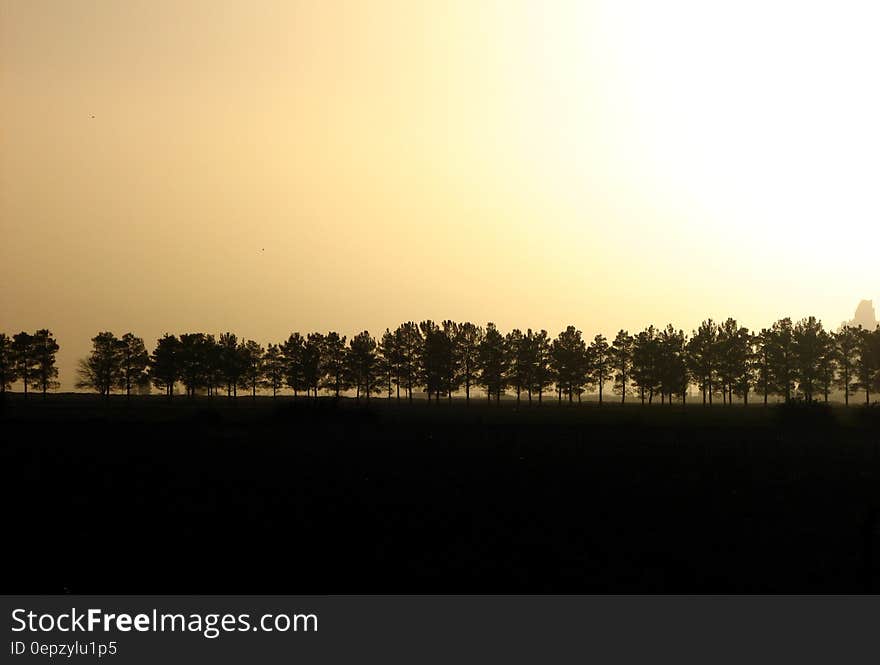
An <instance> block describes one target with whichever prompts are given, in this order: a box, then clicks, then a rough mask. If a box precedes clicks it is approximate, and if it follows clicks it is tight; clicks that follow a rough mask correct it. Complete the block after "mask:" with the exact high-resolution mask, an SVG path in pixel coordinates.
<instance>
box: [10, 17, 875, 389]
mask: <svg viewBox="0 0 880 665" xmlns="http://www.w3.org/2000/svg"><path fill="white" fill-rule="evenodd" d="M878 30H880V7H878V6H877V5H876V3H871V2H853V1H851V0H835V1H833V2H821V1H817V2H809V3H804V2H788V1H785V2H783V1H780V0H761V1H760V2H759V1H754V0H738V1H737V2H704V1H701V0H667V1H666V2H663V3H658V2H652V1H644V2H639V1H637V0H614V1H609V2H600V1H595V2H588V1H587V0H584V1H582V2H566V1H564V0H556V1H549V2H539V1H537V0H535V1H533V2H521V1H516V0H507V1H500V0H499V1H489V0H466V1H464V0H443V1H439V0H437V1H432V0H424V1H423V2H413V1H411V0H410V1H408V0H362V1H354V0H351V1H341V0H323V1H308V2H307V1H303V0H285V1H283V2H282V1H279V2H270V1H265V0H235V1H233V0H212V1H210V2H208V1H205V2H202V1H198V0H186V1H183V2H181V1H179V0H149V1H141V0H129V1H127V2H117V1H115V0H113V1H111V0H92V1H88V2H83V1H79V0H77V1H73V0H70V1H66V0H52V1H50V0H3V1H2V2H0V99H2V100H3V102H2V104H0V234H2V236H0V237H2V243H0V331H5V332H7V333H8V334H13V333H15V332H18V331H19V330H29V331H32V330H35V329H37V328H43V327H48V328H50V329H51V330H52V331H53V332H54V333H55V335H56V337H57V338H58V341H59V343H60V345H61V351H60V353H59V366H60V369H61V377H60V378H61V382H62V388H63V389H71V388H72V387H73V382H74V380H75V374H74V371H75V367H76V361H77V359H78V358H81V357H83V356H85V355H86V354H87V353H88V349H89V339H90V338H91V337H92V336H94V335H95V334H96V333H97V332H98V331H101V330H111V331H113V332H115V333H117V334H119V335H121V334H122V333H124V332H127V331H132V332H134V333H136V334H138V335H140V336H142V337H144V339H145V340H146V341H147V345H148V347H149V348H152V346H153V344H154V341H155V339H156V338H157V337H159V336H160V335H161V334H163V333H164V332H171V333H180V332H189V331H204V332H214V333H220V332H223V331H225V330H231V331H233V332H236V333H237V334H238V335H239V336H240V337H241V336H243V337H247V338H253V339H256V340H258V341H260V342H262V343H264V344H265V343H268V342H273V341H280V340H282V339H285V338H286V337H287V335H288V334H289V333H290V332H291V331H294V330H297V331H301V332H308V331H312V330H319V331H327V330H331V329H333V330H338V331H339V332H341V333H343V334H347V335H349V336H351V335H352V334H354V333H357V332H359V331H361V330H364V329H367V330H370V331H371V332H373V333H374V334H379V333H381V332H382V331H383V330H384V329H385V328H386V327H391V328H393V327H394V326H396V325H397V324H398V323H400V322H401V321H405V320H416V321H419V320H422V319H428V318H430V319H434V320H442V319H446V318H451V319H454V320H459V321H463V320H471V321H475V322H477V323H485V322H486V321H494V322H495V323H496V324H498V325H499V327H501V328H502V330H508V329H510V328H512V327H520V328H523V329H525V328H527V327H531V328H546V329H547V330H548V331H550V332H551V333H553V334H555V333H556V332H558V331H559V330H561V329H563V328H564V327H565V326H566V325H568V324H573V325H576V326H577V327H578V328H579V329H581V330H582V331H583V332H584V334H585V335H587V336H589V337H592V336H593V335H595V334H597V333H604V334H606V335H613V334H614V333H615V332H616V331H617V330H618V329H620V328H627V329H629V330H630V331H631V332H634V331H637V330H640V329H642V328H643V327H645V326H646V325H647V324H649V323H653V324H655V325H665V324H666V323H669V322H671V323H673V324H674V325H675V326H676V327H680V328H683V329H685V330H686V331H690V330H691V329H693V328H695V327H696V326H697V325H698V324H699V322H700V321H701V320H703V319H704V318H707V317H713V318H715V319H723V318H726V317H728V316H733V317H735V318H737V319H738V320H739V321H740V322H741V323H742V324H745V325H748V326H750V327H752V328H760V327H763V326H766V325H768V324H769V323H771V322H772V321H773V320H776V319H778V318H780V317H782V316H791V317H793V318H800V317H803V316H807V315H815V316H817V317H819V318H821V319H822V320H823V321H824V322H825V323H826V324H827V325H828V326H829V327H836V326H837V325H838V324H839V323H840V322H842V321H843V320H845V319H850V318H852V315H853V311H854V309H855V307H856V305H857V303H858V301H859V300H860V299H863V298H866V299H874V300H875V302H876V301H878V300H880V270H878V269H877V264H878V261H877V257H878V240H880V225H878V215H880V197H878V195H877V183H878V182H880V122H878V118H880V88H878V86H877V85H876V65H877V63H878V62H880V41H878V40H877V39H876V34H877V33H878Z"/></svg>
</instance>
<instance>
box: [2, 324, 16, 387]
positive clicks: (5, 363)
mask: <svg viewBox="0 0 880 665" xmlns="http://www.w3.org/2000/svg"><path fill="white" fill-rule="evenodd" d="M14 381H15V367H14V355H13V348H12V339H10V337H9V335H7V334H6V333H0V393H5V392H6V389H7V388H11V387H12V383H13V382H14Z"/></svg>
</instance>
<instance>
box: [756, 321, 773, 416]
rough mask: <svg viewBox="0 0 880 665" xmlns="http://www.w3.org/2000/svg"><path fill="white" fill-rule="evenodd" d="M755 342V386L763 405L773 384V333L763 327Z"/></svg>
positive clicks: (765, 403) (765, 404)
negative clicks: (771, 361)
mask: <svg viewBox="0 0 880 665" xmlns="http://www.w3.org/2000/svg"><path fill="white" fill-rule="evenodd" d="M754 342H755V356H754V357H755V365H754V367H755V386H756V388H758V389H759V390H760V391H761V394H762V395H763V397H764V406H767V400H768V398H769V396H770V392H771V391H772V386H773V376H772V368H771V367H770V347H771V346H772V344H773V333H772V331H770V330H768V329H767V328H763V329H762V330H761V332H760V333H758V334H757V336H756V337H755V339H754Z"/></svg>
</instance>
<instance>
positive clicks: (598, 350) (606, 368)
mask: <svg viewBox="0 0 880 665" xmlns="http://www.w3.org/2000/svg"><path fill="white" fill-rule="evenodd" d="M588 351H589V355H590V361H591V362H590V374H591V379H592V382H593V383H595V384H596V385H597V386H598V388H599V406H602V393H603V391H604V388H605V382H606V381H607V380H608V378H609V376H610V375H611V374H612V371H613V367H614V358H613V356H612V352H611V347H610V346H609V345H608V340H607V339H605V336H604V335H596V336H595V337H594V338H593V342H592V343H591V344H590V347H589V349H588Z"/></svg>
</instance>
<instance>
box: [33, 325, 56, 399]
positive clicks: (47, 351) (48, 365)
mask: <svg viewBox="0 0 880 665" xmlns="http://www.w3.org/2000/svg"><path fill="white" fill-rule="evenodd" d="M58 348H59V347H58V342H56V341H55V338H54V337H53V336H52V333H51V332H49V331H48V330H46V329H45V328H44V329H42V330H38V331H37V332H36V333H34V336H33V338H32V354H33V363H34V366H33V367H34V372H33V379H32V384H31V385H32V386H33V388H34V389H35V390H39V391H40V392H42V393H43V397H45V396H46V391H47V390H49V389H53V390H54V389H55V388H57V387H58V381H56V379H57V378H58V368H57V367H56V366H55V355H56V354H57V353H58Z"/></svg>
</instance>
